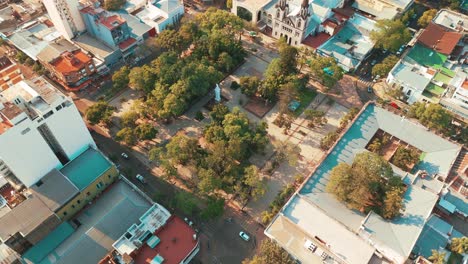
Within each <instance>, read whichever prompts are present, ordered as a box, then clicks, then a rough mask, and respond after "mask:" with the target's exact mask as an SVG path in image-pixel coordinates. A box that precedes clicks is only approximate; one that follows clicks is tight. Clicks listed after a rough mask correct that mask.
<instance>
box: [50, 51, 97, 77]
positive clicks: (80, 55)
mask: <svg viewBox="0 0 468 264" xmlns="http://www.w3.org/2000/svg"><path fill="white" fill-rule="evenodd" d="M89 61H91V58H90V57H89V56H88V55H86V54H85V53H84V52H82V51H81V50H77V51H75V52H73V53H71V52H66V53H63V54H62V55H60V57H59V58H58V59H57V60H55V61H54V62H52V63H51V65H52V66H54V68H55V70H56V71H58V72H60V73H70V72H76V71H79V70H81V69H82V68H83V67H84V66H85V64H86V63H88V62H89Z"/></svg>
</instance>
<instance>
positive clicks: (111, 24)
mask: <svg viewBox="0 0 468 264" xmlns="http://www.w3.org/2000/svg"><path fill="white" fill-rule="evenodd" d="M99 22H100V23H101V24H102V25H104V26H105V27H107V28H108V29H109V30H112V29H114V28H116V27H118V26H120V25H122V24H123V23H125V19H123V18H121V17H120V16H118V15H112V16H108V17H103V18H101V19H100V20H99Z"/></svg>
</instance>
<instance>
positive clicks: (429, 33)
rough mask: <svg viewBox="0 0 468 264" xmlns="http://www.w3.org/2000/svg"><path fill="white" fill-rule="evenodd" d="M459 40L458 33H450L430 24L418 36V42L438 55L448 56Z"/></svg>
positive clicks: (460, 36) (459, 35)
mask: <svg viewBox="0 0 468 264" xmlns="http://www.w3.org/2000/svg"><path fill="white" fill-rule="evenodd" d="M461 38H462V34H460V33H457V32H451V31H448V30H446V29H445V28H444V27H442V26H439V25H437V24H434V23H430V24H429V26H427V27H426V29H424V31H423V33H422V34H421V35H420V36H419V38H418V42H419V43H421V44H423V45H424V46H426V47H428V48H430V49H433V50H435V51H437V52H439V53H442V54H445V55H450V54H451V53H452V51H453V49H454V48H455V46H456V45H457V43H458V42H459V41H460V39H461Z"/></svg>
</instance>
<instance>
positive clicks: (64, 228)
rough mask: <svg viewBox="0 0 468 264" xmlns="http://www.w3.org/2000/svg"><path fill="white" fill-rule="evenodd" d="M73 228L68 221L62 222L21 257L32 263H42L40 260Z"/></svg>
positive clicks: (69, 233) (71, 232)
mask: <svg viewBox="0 0 468 264" xmlns="http://www.w3.org/2000/svg"><path fill="white" fill-rule="evenodd" d="M74 231H75V230H74V229H73V227H72V226H71V225H70V224H69V223H68V222H64V223H62V224H61V225H59V226H58V227H57V228H56V229H54V231H52V232H50V233H49V235H47V236H46V237H45V238H44V239H43V240H41V241H39V243H37V244H36V245H34V246H33V247H32V248H30V249H29V250H28V251H26V253H25V254H24V255H23V259H24V260H27V261H30V262H32V263H42V262H41V261H42V260H43V259H44V258H45V257H46V256H47V255H48V254H49V253H50V252H52V250H54V249H55V248H57V247H58V246H59V245H60V244H61V243H62V242H63V241H64V240H65V239H67V238H68V237H69V236H70V235H71V234H73V232H74Z"/></svg>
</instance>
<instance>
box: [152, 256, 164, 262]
mask: <svg viewBox="0 0 468 264" xmlns="http://www.w3.org/2000/svg"><path fill="white" fill-rule="evenodd" d="M163 262H164V258H163V257H162V256H161V255H159V254H158V255H157V256H156V257H154V258H153V260H151V264H161V263H163Z"/></svg>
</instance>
